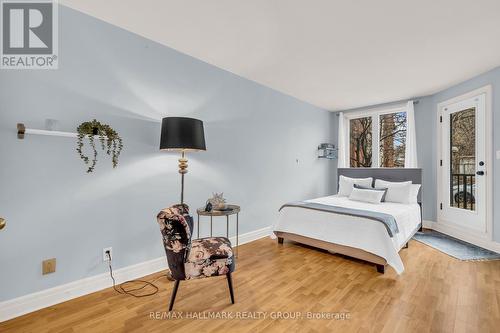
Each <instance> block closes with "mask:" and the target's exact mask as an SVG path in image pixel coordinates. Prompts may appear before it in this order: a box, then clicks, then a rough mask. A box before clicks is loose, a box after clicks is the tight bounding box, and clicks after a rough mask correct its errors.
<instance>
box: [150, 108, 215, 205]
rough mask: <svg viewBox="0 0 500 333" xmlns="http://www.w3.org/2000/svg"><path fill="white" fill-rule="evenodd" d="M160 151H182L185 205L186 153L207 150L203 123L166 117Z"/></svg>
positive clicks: (182, 184) (182, 201)
mask: <svg viewBox="0 0 500 333" xmlns="http://www.w3.org/2000/svg"><path fill="white" fill-rule="evenodd" d="M160 150H173V151H180V152H181V158H180V159H179V173H180V174H181V204H183V203H184V175H185V174H186V173H187V167H188V164H187V162H188V160H187V158H185V152H186V151H199V150H207V148H206V146H205V131H204V129H203V121H201V120H199V119H193V118H185V117H166V118H163V119H162V122H161V138H160Z"/></svg>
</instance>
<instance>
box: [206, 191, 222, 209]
mask: <svg viewBox="0 0 500 333" xmlns="http://www.w3.org/2000/svg"><path fill="white" fill-rule="evenodd" d="M208 204H211V205H212V209H214V210H224V209H225V208H226V206H227V205H226V199H224V193H222V192H221V193H213V197H211V198H210V199H208V200H207V205H208Z"/></svg>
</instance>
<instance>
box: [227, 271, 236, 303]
mask: <svg viewBox="0 0 500 333" xmlns="http://www.w3.org/2000/svg"><path fill="white" fill-rule="evenodd" d="M226 277H227V285H228V286H229V293H230V294H231V303H233V304H234V293H233V279H232V278H231V273H227V274H226Z"/></svg>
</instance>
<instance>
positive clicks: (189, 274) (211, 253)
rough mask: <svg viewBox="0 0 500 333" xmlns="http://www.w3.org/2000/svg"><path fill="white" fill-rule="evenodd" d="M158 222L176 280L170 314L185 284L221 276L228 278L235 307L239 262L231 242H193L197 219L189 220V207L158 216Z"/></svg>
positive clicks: (213, 239) (174, 208) (217, 239)
mask: <svg viewBox="0 0 500 333" xmlns="http://www.w3.org/2000/svg"><path fill="white" fill-rule="evenodd" d="M157 220H158V224H159V225H160V231H161V234H162V236H163V245H164V247H165V252H166V254H167V261H168V267H169V269H170V271H171V273H172V277H173V278H174V279H175V286H174V290H173V292H172V297H171V299H170V306H169V311H172V308H173V306H174V302H175V296H176V294H177V289H178V288H179V283H180V281H181V280H191V279H199V278H206V277H211V276H220V275H226V277H227V283H228V286H229V292H230V295H231V303H233V304H234V294H233V282H232V279H231V273H232V272H233V271H234V268H235V262H234V257H233V249H232V247H231V243H230V242H229V239H227V238H225V237H207V238H200V239H191V236H192V230H193V218H192V217H191V216H189V207H188V206H187V205H186V204H179V205H174V206H172V207H170V208H165V209H163V210H162V211H161V212H160V213H158V216H157Z"/></svg>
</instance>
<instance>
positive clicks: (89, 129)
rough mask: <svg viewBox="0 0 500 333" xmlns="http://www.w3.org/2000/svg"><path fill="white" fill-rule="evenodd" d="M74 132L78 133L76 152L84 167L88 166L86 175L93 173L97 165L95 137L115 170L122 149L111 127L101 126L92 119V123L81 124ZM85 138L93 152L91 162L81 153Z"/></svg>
mask: <svg viewBox="0 0 500 333" xmlns="http://www.w3.org/2000/svg"><path fill="white" fill-rule="evenodd" d="M76 131H77V132H78V139H77V147H76V151H77V152H78V154H79V155H80V158H81V159H82V160H83V162H85V165H87V166H88V169H87V173H91V172H93V171H94V168H95V166H96V163H97V149H96V142H95V141H96V138H95V137H96V136H97V137H98V140H99V143H100V144H101V148H102V150H104V151H105V152H106V154H108V155H110V156H111V162H112V163H113V168H116V166H117V165H118V157H119V156H120V153H121V151H122V148H123V141H122V138H121V137H120V136H119V135H118V133H117V132H116V131H115V130H114V129H112V128H111V126H109V125H106V124H101V123H100V122H98V121H97V120H95V119H94V120H92V121H87V122H84V123H81V124H80V126H78V128H77V130H76ZM86 137H87V138H88V139H89V144H90V146H91V147H92V150H93V156H92V160H90V157H89V156H87V155H85V154H84V153H83V145H84V139H85V138H86Z"/></svg>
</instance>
